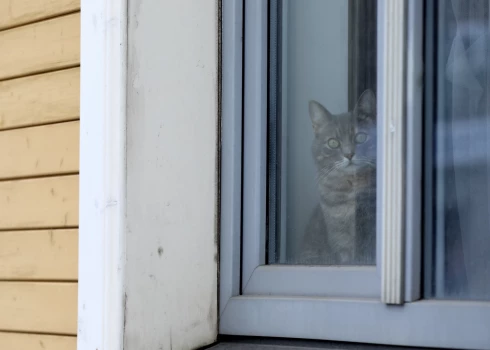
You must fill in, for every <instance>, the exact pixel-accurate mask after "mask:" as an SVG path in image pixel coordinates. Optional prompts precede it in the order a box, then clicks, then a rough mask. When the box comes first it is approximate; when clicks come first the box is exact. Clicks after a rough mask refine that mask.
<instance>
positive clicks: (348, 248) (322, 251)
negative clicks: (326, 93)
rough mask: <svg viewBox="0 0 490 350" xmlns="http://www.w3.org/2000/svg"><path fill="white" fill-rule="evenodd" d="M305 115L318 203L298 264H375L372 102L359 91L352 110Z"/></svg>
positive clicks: (312, 107)
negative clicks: (310, 135)
mask: <svg viewBox="0 0 490 350" xmlns="http://www.w3.org/2000/svg"><path fill="white" fill-rule="evenodd" d="M309 112H310V118H311V122H312V124H313V131H314V134H315V139H314V141H313V145H312V153H313V159H314V161H315V164H316V167H317V181H318V190H319V194H320V203H319V205H318V206H317V207H316V208H315V210H314V212H313V215H312V217H311V219H310V221H309V223H308V225H307V228H306V231H305V234H304V237H303V242H302V247H301V250H300V261H299V262H300V263H302V264H314V265H316V264H327V265H373V264H375V260H376V98H375V96H374V93H373V92H372V91H371V90H366V91H364V92H363V93H362V95H361V97H360V98H359V100H358V102H357V104H356V106H355V108H354V110H353V111H351V112H348V113H342V114H337V115H334V114H331V113H330V112H329V111H328V110H327V109H326V108H325V107H323V106H322V105H321V104H320V103H318V102H316V101H310V103H309Z"/></svg>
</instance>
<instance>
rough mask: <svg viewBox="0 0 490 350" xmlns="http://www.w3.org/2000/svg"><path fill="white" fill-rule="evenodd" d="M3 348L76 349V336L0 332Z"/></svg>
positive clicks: (11, 349) (32, 349)
mask: <svg viewBox="0 0 490 350" xmlns="http://www.w3.org/2000/svg"><path fill="white" fill-rule="evenodd" d="M0 349H3V350H76V349H77V338H76V337H73V336H71V337H70V336H56V335H44V334H25V333H6V332H0Z"/></svg>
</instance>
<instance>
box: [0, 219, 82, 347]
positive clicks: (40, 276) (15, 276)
mask: <svg viewBox="0 0 490 350" xmlns="http://www.w3.org/2000/svg"><path fill="white" fill-rule="evenodd" d="M77 278H78V230H76V229H71V230H40V231H37V230H32V231H3V232H2V231H0V280H50V281H55V280H76V279H77ZM0 349H2V347H0Z"/></svg>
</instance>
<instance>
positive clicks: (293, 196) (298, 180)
mask: <svg viewBox="0 0 490 350" xmlns="http://www.w3.org/2000/svg"><path fill="white" fill-rule="evenodd" d="M284 6H286V7H287V9H286V13H287V18H286V21H285V27H286V28H285V30H286V32H285V33H284V36H283V46H284V47H285V49H284V50H283V51H282V54H283V55H286V58H285V59H284V58H283V62H284V64H285V67H283V74H286V75H287V76H286V81H287V83H286V88H285V89H284V90H283V91H282V98H283V99H284V101H285V102H284V104H283V106H284V107H285V111H283V112H285V114H284V115H283V116H282V118H286V125H287V130H286V137H287V150H286V157H287V160H286V161H287V168H286V172H287V174H286V179H287V180H286V181H287V184H286V215H287V218H286V230H287V232H286V237H287V255H288V260H289V261H290V262H294V256H295V253H296V251H297V248H298V247H299V245H300V242H301V237H302V236H303V233H304V229H305V226H306V225H307V223H308V220H309V218H310V215H311V212H312V210H313V209H314V207H315V205H316V204H317V203H318V190H317V187H316V182H315V178H316V169H315V164H314V162H313V158H312V156H311V151H310V147H311V142H312V140H313V130H312V127H311V121H310V117H309V115H308V101H309V100H312V99H314V100H317V101H319V102H321V103H322V104H323V105H324V106H325V107H327V108H328V110H329V111H330V112H332V113H341V112H346V111H347V106H348V76H349V74H348V9H349V8H348V6H349V2H348V1H345V0H308V1H298V0H288V1H285V2H284Z"/></svg>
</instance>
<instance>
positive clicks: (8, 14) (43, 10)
mask: <svg viewBox="0 0 490 350" xmlns="http://www.w3.org/2000/svg"><path fill="white" fill-rule="evenodd" d="M77 10H80V0H36V1H33V0H5V1H0V30H2V29H6V28H10V27H15V26H19V25H22V24H26V23H31V22H37V21H40V20H43V19H46V18H50V17H55V16H59V15H62V14H66V13H69V12H74V11H77Z"/></svg>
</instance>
